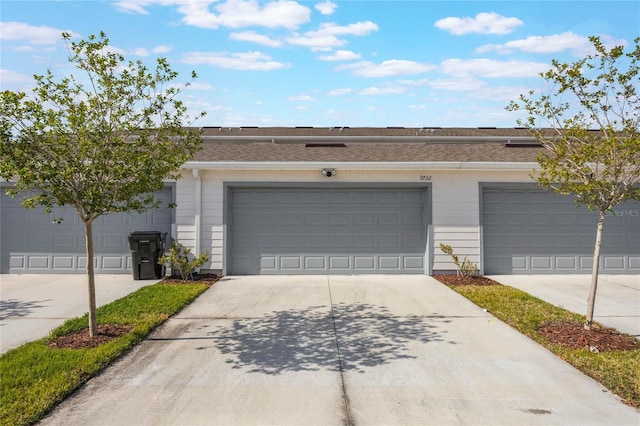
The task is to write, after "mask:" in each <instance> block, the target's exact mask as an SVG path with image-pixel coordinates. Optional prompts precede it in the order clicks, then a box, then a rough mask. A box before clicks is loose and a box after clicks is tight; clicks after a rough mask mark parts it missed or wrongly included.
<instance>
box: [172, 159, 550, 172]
mask: <svg viewBox="0 0 640 426" xmlns="http://www.w3.org/2000/svg"><path fill="white" fill-rule="evenodd" d="M539 167H540V166H539V164H538V163H537V162H507V161H407V162H399V161H397V162H391V161H361V162H347V161H187V162H186V163H185V164H184V165H183V166H182V168H183V169H187V170H191V169H200V170H316V169H323V168H335V169H341V170H425V169H429V170H532V169H538V168H539Z"/></svg>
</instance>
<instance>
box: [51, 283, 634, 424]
mask: <svg viewBox="0 0 640 426" xmlns="http://www.w3.org/2000/svg"><path fill="white" fill-rule="evenodd" d="M639 423H640V413H639V412H638V411H637V410H635V409H633V408H631V407H629V406H626V405H624V404H623V403H622V402H620V401H619V399H618V398H616V397H615V396H614V395H612V394H611V393H609V392H608V391H606V390H605V389H604V388H603V387H602V386H600V385H599V384H597V383H596V382H594V381H593V380H591V379H589V378H588V377H586V376H584V375H583V374H581V373H579V372H578V371H577V370H575V369H573V368H572V367H570V366H569V365H568V364H566V363H564V362H563V361H561V360H560V359H559V358H557V357H556V356H554V355H552V354H551V353H550V352H548V351H547V350H545V349H543V348H542V347H541V346H539V345H537V344H535V343H534V342H532V341H531V340H529V339H527V338H526V337H524V336H523V335H521V334H520V333H518V332H516V331H515V330H513V329H512V328H510V327H509V326H507V325H505V324H503V323H502V322H500V321H498V320H496V319H495V318H494V317H493V316H491V315H490V314H489V313H486V312H483V311H482V309H480V308H478V307H477V306H475V305H473V304H472V303H470V302H469V301H467V300H466V299H464V298H463V297H461V296H459V295H458V294H456V293H455V292H453V291H451V290H450V289H448V288H447V287H446V286H444V285H441V284H440V283H438V282H436V281H435V280H434V279H432V278H430V277H427V276H402V277H399V276H336V277H326V276H313V277H292V276H287V277H273V276H271V277H227V278H225V279H223V280H222V281H220V282H218V283H217V284H216V285H215V286H214V287H213V288H211V289H210V290H208V291H207V292H205V293H204V294H203V295H202V296H200V298H198V299H197V300H196V301H195V302H194V303H192V304H191V305H190V306H189V307H188V308H186V309H185V310H183V311H182V312H181V313H180V314H179V315H177V316H176V317H174V318H172V319H170V320H169V321H167V322H166V323H165V324H164V325H163V326H162V327H160V328H159V329H158V330H156V332H154V333H153V334H152V335H151V336H150V338H148V339H146V340H145V341H144V342H142V343H141V344H140V345H138V346H137V347H136V348H135V349H134V350H133V351H132V352H131V353H129V354H128V355H126V356H125V357H123V358H122V359H121V360H120V361H119V362H117V363H115V364H113V365H112V366H111V367H109V368H108V369H107V370H105V372H104V373H103V374H102V375H100V376H99V377H97V378H95V379H93V380H91V381H90V382H89V383H88V384H87V385H86V386H85V387H84V388H83V389H81V390H80V391H79V392H77V393H76V394H75V395H73V396H72V397H70V398H69V399H67V400H66V401H65V402H63V403H62V404H61V406H60V407H58V409H57V410H55V411H54V412H53V413H52V415H51V416H50V417H48V418H46V419H45V420H44V421H43V422H42V424H44V425H115V424H119V425H134V424H135V425H256V424H262V425H344V424H351V425H461V424H473V425H488V424H491V425H500V424H503V425H522V424H526V425H611V424H616V425H633V426H637V425H638V424H639Z"/></svg>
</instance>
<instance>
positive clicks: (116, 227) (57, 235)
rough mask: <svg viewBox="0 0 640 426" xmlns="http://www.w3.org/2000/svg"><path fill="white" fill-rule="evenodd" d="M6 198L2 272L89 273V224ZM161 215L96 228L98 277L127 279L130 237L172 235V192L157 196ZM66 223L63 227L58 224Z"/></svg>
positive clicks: (112, 218)
mask: <svg viewBox="0 0 640 426" xmlns="http://www.w3.org/2000/svg"><path fill="white" fill-rule="evenodd" d="M1 192H2V198H1V200H0V201H1V204H0V212H1V221H2V222H1V224H0V225H1V227H0V237H1V242H2V243H1V244H0V271H1V272H2V273H30V274H34V273H36V274H37V273H76V272H77V273H84V272H85V268H86V255H85V236H84V224H83V223H82V221H80V219H79V218H78V215H77V213H76V211H75V209H73V208H72V207H63V208H57V209H55V210H54V211H53V212H52V213H51V214H44V211H43V209H41V208H37V209H33V210H28V209H25V208H24V207H22V206H20V201H21V199H20V197H16V198H11V197H8V196H7V195H5V191H1ZM157 197H158V198H160V199H162V205H161V207H160V208H159V209H157V210H153V211H149V212H146V213H143V214H137V213H131V214H122V213H118V214H116V213H113V214H109V215H106V216H102V217H99V218H98V219H96V221H95V222H94V225H93V234H94V247H95V257H96V258H95V261H94V265H95V267H96V272H99V273H110V274H111V273H114V274H115V273H126V272H129V271H130V270H131V251H130V250H129V241H128V238H127V237H128V235H129V233H131V232H132V231H162V232H167V233H169V234H170V232H171V222H172V218H173V212H172V209H171V208H169V207H168V203H170V202H171V200H172V190H171V188H167V189H166V190H164V191H162V192H160V193H158V194H157ZM58 217H63V218H64V221H63V222H62V223H61V224H59V225H58V224H54V223H53V220H54V219H55V218H58Z"/></svg>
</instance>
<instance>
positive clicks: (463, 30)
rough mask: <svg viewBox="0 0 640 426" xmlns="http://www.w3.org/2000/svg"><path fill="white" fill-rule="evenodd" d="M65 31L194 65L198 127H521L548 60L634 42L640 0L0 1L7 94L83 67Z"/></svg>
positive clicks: (184, 77) (183, 76) (0, 78)
mask: <svg viewBox="0 0 640 426" xmlns="http://www.w3.org/2000/svg"><path fill="white" fill-rule="evenodd" d="M63 31H64V32H69V33H71V35H72V36H73V39H74V40H81V39H85V38H86V37H88V36H89V35H92V34H99V33H100V32H101V31H104V32H105V33H106V35H107V37H108V38H109V40H110V44H111V46H112V47H113V48H114V49H117V50H118V51H119V52H121V53H122V54H123V55H124V56H125V58H127V59H131V60H141V61H143V62H144V63H145V64H148V65H149V66H153V65H154V63H155V62H154V61H155V60H156V59H157V58H158V57H164V58H167V60H168V62H169V63H170V64H171V67H172V68H173V69H174V70H176V71H178V72H179V73H180V75H179V77H178V79H177V81H179V82H187V81H189V79H190V76H191V71H195V72H196V73H197V74H198V78H197V79H196V80H195V82H193V84H191V85H190V86H189V87H188V88H187V89H186V90H185V91H183V92H182V93H181V97H182V100H184V102H185V104H186V105H187V107H188V108H189V111H190V112H191V113H192V114H193V115H196V114H197V113H199V112H201V111H205V112H206V113H207V115H206V117H204V118H202V119H200V120H198V121H197V122H196V125H199V126H224V127H227V126H232V127H236V126H260V127H271V126H318V127H330V126H340V127H342V126H350V127H388V126H393V127H395V126H404V127H423V126H427V127H431V126H437V127H489V126H490V127H494V126H495V127H514V126H517V123H516V121H517V119H518V118H521V117H520V116H519V115H517V113H514V112H508V111H506V110H505V106H506V105H507V104H508V103H509V100H512V99H516V98H517V97H518V96H519V94H521V93H527V92H528V91H529V90H541V89H545V90H546V88H545V86H544V82H543V81H542V79H541V78H540V76H539V74H540V73H541V72H543V71H545V70H547V69H548V68H549V66H550V64H551V61H552V59H557V60H559V61H561V62H574V61H577V60H578V59H580V58H581V57H583V56H585V55H586V54H589V53H590V52H591V44H590V42H589V39H588V37H589V36H592V35H597V36H600V37H601V39H602V40H603V41H604V42H605V44H606V45H607V46H610V47H611V46H615V45H624V46H627V47H630V46H632V45H633V40H634V38H636V37H638V36H640V1H637V0H623V1H616V0H611V1H579V0H571V1H526V0H525V1H521V0H503V1H456V0H453V1H452V0H450V1H435V0H434V1H431V0H412V1H402V0H392V1H391V0H388V1H383V0H379V1H355V0H351V1H336V0H334V1H332V0H316V1H300V0H298V1H293V0H267V1H258V0H217V1H215V0H119V1H97V0H95V1H94V0H86V1H67V0H57V1H53V0H51V1H30V0H26V1H25V0H20V1H11V0H0V48H1V49H0V50H1V52H0V89H2V90H12V91H25V92H30V91H31V89H32V88H33V81H34V80H33V75H34V74H39V75H41V74H45V72H46V70H47V69H50V70H51V71H52V72H53V73H54V75H56V76H60V77H62V76H65V75H67V74H69V73H72V72H77V70H75V71H74V70H73V68H72V67H71V65H70V64H69V63H68V61H67V57H68V51H67V49H66V47H65V44H64V43H63V40H62V38H61V33H62V32H63Z"/></svg>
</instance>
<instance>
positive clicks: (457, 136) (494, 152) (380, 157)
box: [194, 127, 542, 162]
mask: <svg viewBox="0 0 640 426" xmlns="http://www.w3.org/2000/svg"><path fill="white" fill-rule="evenodd" d="M202 130H203V138H204V143H203V146H202V150H201V151H200V152H199V153H197V154H196V155H195V156H194V160H195V161H204V162H230V161H234V162H254V161H267V162H271V161H273V162H305V161H309V162H311V161H326V162H382V161H385V162H416V161H443V162H445V161H462V162H468V161H471V162H535V161H536V156H537V155H538V154H539V153H540V151H541V150H542V148H541V147H540V146H539V145H537V144H536V143H535V140H534V139H533V138H532V136H531V133H530V132H529V130H527V129H519V128H426V127H425V128H399V127H396V128H370V127H367V128H365V127H358V128H349V127H323V128H321V127H313V128H310V127H306V128H302V127H242V128H239V127H236V128H229V127H220V128H217V127H207V128H203V129H202Z"/></svg>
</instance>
